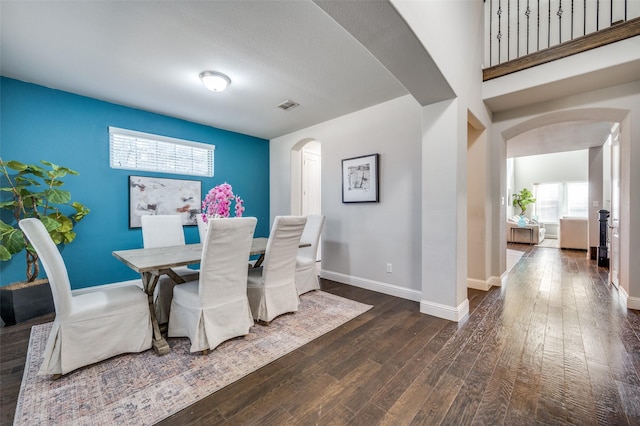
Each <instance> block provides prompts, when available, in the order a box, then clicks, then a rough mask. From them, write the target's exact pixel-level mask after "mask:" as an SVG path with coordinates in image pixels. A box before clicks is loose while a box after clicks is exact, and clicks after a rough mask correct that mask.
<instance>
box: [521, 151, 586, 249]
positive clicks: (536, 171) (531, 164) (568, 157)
mask: <svg viewBox="0 0 640 426" xmlns="http://www.w3.org/2000/svg"><path fill="white" fill-rule="evenodd" d="M514 172H515V173H514V175H515V192H520V190H521V189H522V188H527V189H529V190H530V191H533V184H534V183H557V182H586V181H588V179H589V151H588V150H586V149H582V150H579V151H566V152H557V153H552V154H542V155H529V156H526V157H516V158H514ZM512 201H513V199H512V200H510V202H512ZM516 213H519V209H516ZM532 214H533V206H530V207H529V208H528V209H527V211H526V216H527V217H531V215H532ZM558 228H559V225H558V224H551V223H550V224H545V229H546V231H547V233H546V237H547V238H558V235H559V233H558Z"/></svg>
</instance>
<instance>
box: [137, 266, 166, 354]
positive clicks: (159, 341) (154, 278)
mask: <svg viewBox="0 0 640 426" xmlns="http://www.w3.org/2000/svg"><path fill="white" fill-rule="evenodd" d="M140 275H141V276H142V285H143V286H144V291H145V293H147V297H148V300H149V314H150V315H151V326H152V327H153V342H152V343H151V345H152V347H153V350H154V351H155V352H156V353H157V354H158V355H166V354H168V353H169V351H170V349H169V344H168V343H167V341H166V340H165V338H164V337H163V336H162V333H161V332H160V326H159V325H158V318H157V317H156V308H155V304H154V301H153V292H154V290H155V288H156V284H158V278H159V276H158V275H156V274H154V273H151V272H142V273H141V274H140Z"/></svg>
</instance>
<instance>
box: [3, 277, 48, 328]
mask: <svg viewBox="0 0 640 426" xmlns="http://www.w3.org/2000/svg"><path fill="white" fill-rule="evenodd" d="M54 311H55V307H54V304H53V295H52V294H51V287H50V286H49V280H47V279H46V278H44V279H40V280H35V281H33V282H30V283H28V282H18V283H14V284H10V285H8V286H4V287H0V316H2V320H3V321H4V323H5V324H6V325H14V324H18V323H20V322H24V321H27V320H30V319H31V318H35V317H39V316H41V315H45V314H48V313H51V312H54Z"/></svg>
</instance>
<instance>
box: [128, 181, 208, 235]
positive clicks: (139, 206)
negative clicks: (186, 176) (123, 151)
mask: <svg viewBox="0 0 640 426" xmlns="http://www.w3.org/2000/svg"><path fill="white" fill-rule="evenodd" d="M201 200H202V182H200V181H199V180H183V179H165V178H157V177H147V176H129V227H130V228H139V227H141V226H142V224H141V221H140V216H143V215H150V214H153V215H158V214H179V215H180V216H181V217H182V224H183V225H197V222H196V216H197V215H198V213H200V208H201Z"/></svg>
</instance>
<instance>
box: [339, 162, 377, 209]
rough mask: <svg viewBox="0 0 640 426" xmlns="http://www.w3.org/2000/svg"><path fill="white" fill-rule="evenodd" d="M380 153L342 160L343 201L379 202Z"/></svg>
mask: <svg viewBox="0 0 640 426" xmlns="http://www.w3.org/2000/svg"><path fill="white" fill-rule="evenodd" d="M378 163H379V154H377V153H375V154H369V155H363V156H360V157H353V158H346V159H344V160H342V202H343V203H377V202H379V201H380V197H379V192H380V191H379V190H380V171H379V168H378Z"/></svg>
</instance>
